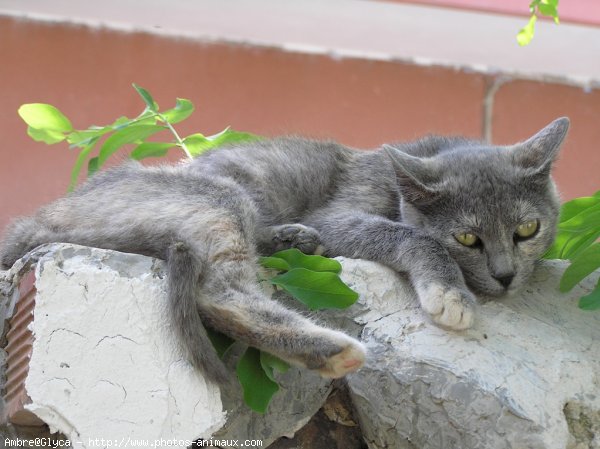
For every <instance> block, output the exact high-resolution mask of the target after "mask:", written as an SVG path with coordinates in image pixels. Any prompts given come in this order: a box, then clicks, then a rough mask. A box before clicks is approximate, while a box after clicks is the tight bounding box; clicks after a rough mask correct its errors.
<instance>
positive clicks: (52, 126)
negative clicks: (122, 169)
mask: <svg viewBox="0 0 600 449" xmlns="http://www.w3.org/2000/svg"><path fill="white" fill-rule="evenodd" d="M133 87H134V88H135V90H136V91H137V93H138V94H139V95H140V97H141V98H142V100H143V101H144V103H145V105H146V107H145V109H144V110H143V111H142V112H141V113H140V114H139V115H138V116H137V117H135V118H133V119H130V118H128V117H120V118H118V119H117V120H115V121H114V122H113V123H112V124H110V125H105V126H90V127H89V128H87V129H84V130H75V129H73V126H72V125H71V122H70V121H69V119H68V118H67V117H65V115H64V114H63V113H62V112H60V111H59V110H58V109H57V108H56V107H54V106H52V105H49V104H43V103H31V104H24V105H23V106H21V107H20V108H19V115H20V116H21V118H22V119H23V120H24V121H25V123H27V125H28V128H27V134H29V136H31V138H32V139H33V140H35V141H38V142H45V143H47V144H55V143H58V142H62V141H63V140H66V141H67V142H68V143H69V144H70V148H72V149H73V148H77V149H79V155H78V157H77V159H76V161H75V164H74V165H73V169H72V170H71V181H70V183H69V191H71V190H73V189H74V188H75V186H76V185H77V180H78V179H79V174H80V172H81V169H82V168H83V166H84V165H85V163H86V162H87V169H88V176H90V175H93V174H94V173H95V172H96V171H98V170H99V169H100V168H102V166H103V165H104V164H105V163H106V161H107V160H108V159H109V158H110V157H111V156H112V155H113V154H115V153H116V152H117V151H119V150H120V149H121V148H123V147H124V146H126V145H132V144H133V145H135V147H134V148H133V150H132V151H131V152H130V154H129V156H130V157H131V158H132V159H135V160H141V159H145V158H147V157H162V156H165V155H166V154H167V152H168V151H169V150H170V149H171V148H180V149H181V150H182V151H183V152H184V153H185V154H186V155H187V156H188V157H189V158H192V157H196V156H198V155H200V154H202V153H203V152H205V151H208V150H210V149H213V148H216V147H218V146H221V145H224V144H228V143H235V142H241V141H244V140H252V139H258V137H257V136H255V135H253V134H249V133H242V132H237V131H233V130H231V129H230V128H229V127H228V128H226V129H224V130H223V131H221V132H220V133H218V134H215V135H212V136H204V135H202V134H192V135H190V136H187V137H184V138H181V137H180V136H179V134H177V131H175V129H174V128H173V125H174V124H176V123H179V122H181V121H183V120H185V119H186V118H188V117H189V116H190V115H191V114H192V112H194V105H193V104H192V102H191V101H190V100H186V99H184V98H178V99H177V101H176V103H175V107H173V108H172V109H168V110H166V111H163V112H160V109H159V106H158V104H157V103H156V101H155V100H154V98H152V95H151V94H150V93H149V92H148V91H147V90H146V89H144V88H142V87H140V86H136V85H135V84H134V85H133ZM161 131H169V132H170V133H171V138H170V141H169V142H147V141H146V139H148V138H150V137H151V136H154V135H155V134H158V133H160V132H161ZM103 139H104V140H103ZM101 140H103V142H102V144H101V145H100V149H99V150H98V155H97V156H93V153H94V151H95V150H96V147H97V146H98V145H99V144H100V142H101Z"/></svg>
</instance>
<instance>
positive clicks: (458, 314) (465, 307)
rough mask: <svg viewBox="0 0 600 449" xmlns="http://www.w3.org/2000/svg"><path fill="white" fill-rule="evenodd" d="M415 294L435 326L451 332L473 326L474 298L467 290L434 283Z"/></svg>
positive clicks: (419, 289)
mask: <svg viewBox="0 0 600 449" xmlns="http://www.w3.org/2000/svg"><path fill="white" fill-rule="evenodd" d="M417 292H418V294H419V300H420V302H421V307H422V308H423V310H424V311H425V312H427V313H428V314H429V316H430V317H431V319H432V321H433V322H434V323H436V324H437V325H439V326H441V327H444V328H447V329H452V330H462V329H468V328H470V327H471V326H472V325H473V320H474V317H475V316H474V315H475V314H474V305H475V297H474V296H473V295H472V294H471V293H470V292H468V291H467V290H464V289H460V288H456V287H448V286H444V285H442V284H438V283H435V282H434V283H430V284H428V285H427V286H426V287H425V288H418V289H417Z"/></svg>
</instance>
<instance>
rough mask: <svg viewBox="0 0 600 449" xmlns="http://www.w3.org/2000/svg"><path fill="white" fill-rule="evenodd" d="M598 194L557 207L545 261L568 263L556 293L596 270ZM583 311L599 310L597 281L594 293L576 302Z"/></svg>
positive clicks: (599, 224)
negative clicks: (555, 228) (555, 230)
mask: <svg viewBox="0 0 600 449" xmlns="http://www.w3.org/2000/svg"><path fill="white" fill-rule="evenodd" d="M599 237H600V190H599V191H597V192H596V193H595V194H594V195H592V196H585V197H581V198H576V199H574V200H572V201H568V202H566V203H564V204H563V205H562V207H561V211H560V218H559V224H558V234H557V236H556V240H555V241H554V244H553V245H552V247H551V248H550V249H549V250H548V252H547V253H546V254H545V255H544V258H546V259H568V260H570V261H571V265H569V267H568V268H567V269H566V270H565V272H564V273H563V275H562V277H561V279H560V285H559V289H560V291H561V292H563V293H566V292H568V291H570V290H571V289H572V288H573V287H574V286H575V285H577V284H578V283H579V282H580V281H582V280H583V279H584V278H586V277H587V276H589V275H590V274H592V273H593V272H594V271H595V270H597V269H598V268H600V242H598V241H597V240H598V238H599ZM579 307H580V308H581V309H584V310H596V309H600V279H599V280H598V284H597V285H596V287H595V288H594V290H593V291H592V292H591V293H590V294H588V295H586V296H583V297H582V298H580V299H579Z"/></svg>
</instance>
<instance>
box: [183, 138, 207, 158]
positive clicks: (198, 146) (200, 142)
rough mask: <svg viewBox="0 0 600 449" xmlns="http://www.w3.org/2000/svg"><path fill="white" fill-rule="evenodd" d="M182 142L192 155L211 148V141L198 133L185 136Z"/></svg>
mask: <svg viewBox="0 0 600 449" xmlns="http://www.w3.org/2000/svg"><path fill="white" fill-rule="evenodd" d="M183 143H184V144H185V146H186V148H187V149H188V151H189V152H190V154H191V155H192V157H196V156H199V155H201V154H202V153H204V152H205V151H206V150H210V149H211V148H213V145H212V142H211V141H210V140H208V139H207V138H206V137H204V135H202V134H200V133H196V134H192V135H190V136H187V137H186V138H185V139H183Z"/></svg>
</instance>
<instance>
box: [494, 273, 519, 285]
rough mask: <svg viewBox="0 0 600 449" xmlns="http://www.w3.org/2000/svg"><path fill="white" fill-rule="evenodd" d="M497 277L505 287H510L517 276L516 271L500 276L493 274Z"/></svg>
mask: <svg viewBox="0 0 600 449" xmlns="http://www.w3.org/2000/svg"><path fill="white" fill-rule="evenodd" d="M492 277H493V278H494V279H496V280H497V281H498V282H500V284H502V286H503V287H504V288H508V286H509V285H510V283H511V282H512V280H513V279H514V278H515V273H505V274H501V275H498V276H492Z"/></svg>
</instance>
